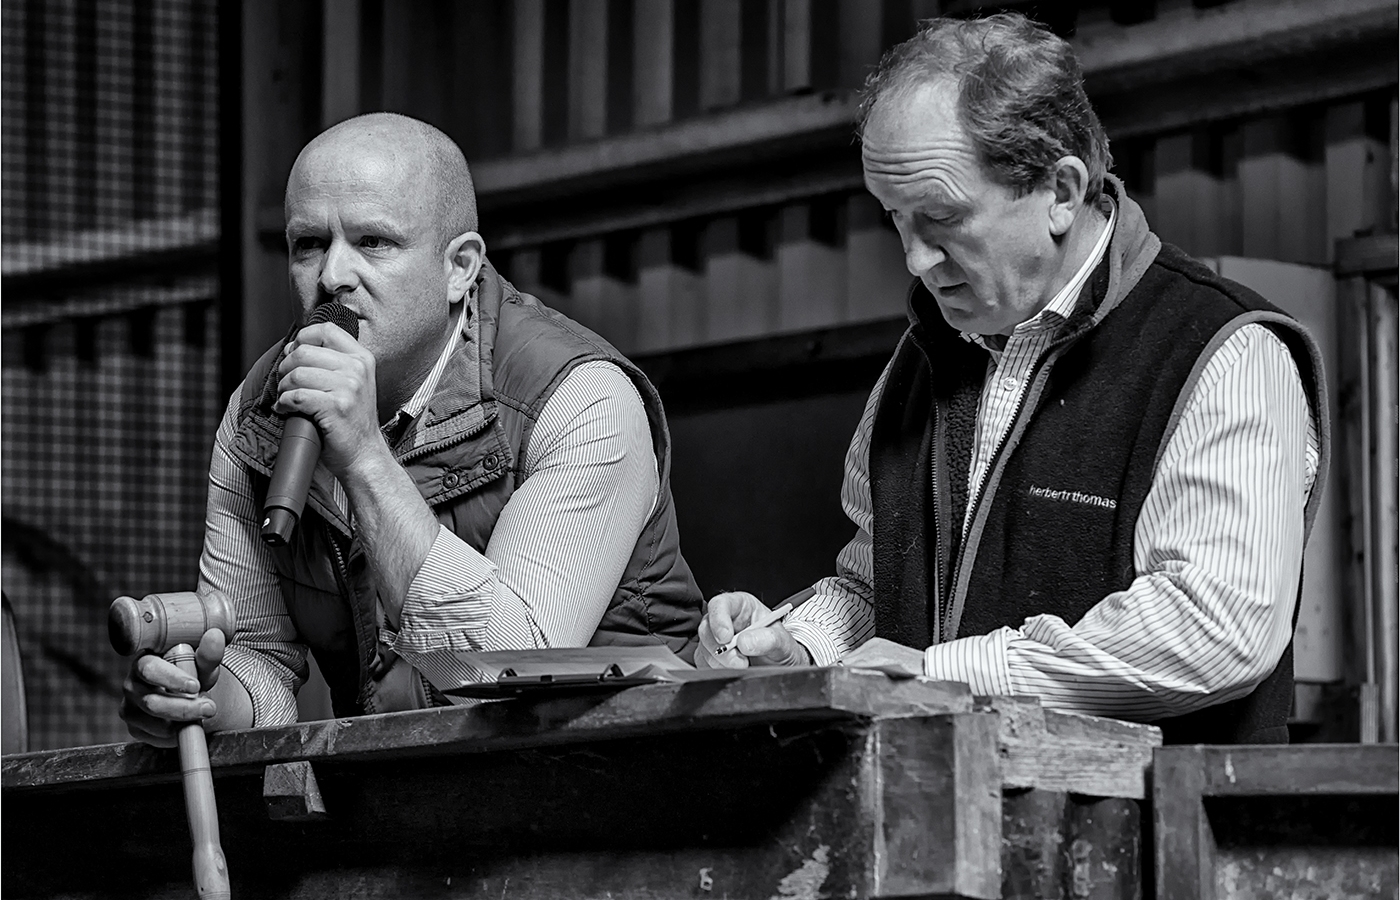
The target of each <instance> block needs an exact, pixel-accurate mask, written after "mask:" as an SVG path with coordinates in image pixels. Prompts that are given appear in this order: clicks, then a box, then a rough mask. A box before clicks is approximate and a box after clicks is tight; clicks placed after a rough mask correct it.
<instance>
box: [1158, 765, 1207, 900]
mask: <svg viewBox="0 0 1400 900" xmlns="http://www.w3.org/2000/svg"><path fill="white" fill-rule="evenodd" d="M1203 758H1204V748H1202V747H1200V746H1191V747H1168V748H1164V749H1162V750H1159V751H1158V752H1157V756H1156V759H1155V762H1154V768H1153V774H1152V816H1153V822H1152V825H1153V828H1152V832H1153V843H1154V845H1155V846H1154V862H1155V864H1156V865H1155V878H1156V888H1157V900H1214V897H1215V880H1214V871H1215V834H1214V832H1212V831H1211V827H1210V821H1209V820H1208V819H1207V818H1206V813H1205V807H1204V806H1203V805H1202V803H1201V791H1202V789H1203V788H1204V786H1205V771H1204V766H1203V765H1202V761H1203Z"/></svg>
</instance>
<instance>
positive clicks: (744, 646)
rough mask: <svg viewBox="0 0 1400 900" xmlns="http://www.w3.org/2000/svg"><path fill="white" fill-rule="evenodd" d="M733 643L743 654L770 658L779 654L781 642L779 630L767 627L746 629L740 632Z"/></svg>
mask: <svg viewBox="0 0 1400 900" xmlns="http://www.w3.org/2000/svg"><path fill="white" fill-rule="evenodd" d="M734 643H735V646H737V647H738V648H739V652H740V653H742V654H744V655H745V656H761V657H765V658H771V657H774V656H778V655H779V654H780V651H781V650H782V643H783V642H782V637H781V635H780V634H779V630H778V629H777V628H773V627H768V628H760V629H758V630H757V631H746V632H744V633H742V634H740V635H739V637H738V638H737V639H735V642H734Z"/></svg>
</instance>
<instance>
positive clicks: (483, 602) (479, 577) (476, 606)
mask: <svg viewBox="0 0 1400 900" xmlns="http://www.w3.org/2000/svg"><path fill="white" fill-rule="evenodd" d="M495 599H496V564H495V563H493V562H491V560H489V559H487V558H486V557H485V556H483V555H482V554H480V553H478V552H477V551H476V549H475V548H473V547H471V546H470V545H468V544H467V543H466V542H465V541H463V540H462V539H461V538H459V537H457V535H455V534H453V533H452V532H451V531H450V530H448V529H447V527H446V526H443V525H439V526H438V533H437V536H436V537H435V538H433V546H432V548H431V549H430V550H428V556H427V558H425V559H424V560H423V565H422V566H420V567H419V569H418V574H416V575H414V576H413V581H412V582H410V583H409V586H408V592H407V593H406V594H405V595H404V599H403V608H402V609H401V610H400V612H399V629H398V631H397V632H393V631H392V630H389V629H385V631H384V632H383V634H382V638H383V639H384V641H385V643H387V644H388V645H389V646H390V647H392V648H394V650H395V651H396V652H399V653H409V654H420V653H429V652H432V651H434V650H473V649H478V648H476V647H474V646H473V645H472V642H471V640H470V639H469V634H470V633H471V632H476V633H478V634H480V633H482V632H484V631H485V629H486V626H487V625H488V624H489V622H490V620H491V610H492V607H493V605H494V603H495Z"/></svg>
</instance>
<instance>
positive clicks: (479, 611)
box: [200, 362, 659, 726]
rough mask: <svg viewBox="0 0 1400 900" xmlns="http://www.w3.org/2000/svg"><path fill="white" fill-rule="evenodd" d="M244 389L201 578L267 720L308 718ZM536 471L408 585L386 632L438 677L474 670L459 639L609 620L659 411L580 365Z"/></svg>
mask: <svg viewBox="0 0 1400 900" xmlns="http://www.w3.org/2000/svg"><path fill="white" fill-rule="evenodd" d="M237 399H238V395H237V394H235V395H234V397H233V398H232V399H231V400H230V404H229V408H228V409H227V410H226V412H225V414H224V419H223V421H222V422H221V423H220V426H219V430H218V433H217V435H216V438H215V445H214V452H213V459H212V463H211V465H210V472H209V505H208V511H207V514H206V529H205V543H204V552H203V555H202V557H201V559H200V586H201V588H202V589H207V588H211V587H218V588H219V589H221V590H223V591H224V593H226V594H227V595H228V596H229V597H230V598H231V599H232V601H233V603H234V608H235V613H236V615H237V617H238V622H239V632H238V637H237V640H236V641H235V642H234V643H232V644H231V645H230V646H229V647H228V649H227V650H226V651H225V653H224V662H223V665H224V668H225V669H226V670H228V672H229V673H230V674H231V675H232V676H233V677H235V678H236V679H237V680H238V681H239V683H241V684H242V685H243V686H244V687H245V688H246V689H247V691H248V693H249V696H250V697H251V699H252V702H253V714H254V724H255V725H258V726H263V725H279V724H286V723H289V722H295V721H296V719H297V706H296V697H295V693H296V690H297V689H298V688H299V687H300V686H301V684H302V683H303V682H304V681H305V680H306V676H307V670H308V666H307V661H306V652H307V651H306V647H305V645H304V643H302V641H301V639H300V637H299V636H298V635H297V632H296V628H295V626H294V625H293V624H292V621H291V618H290V616H289V615H288V614H287V609H286V605H285V603H284V601H283V599H282V594H281V590H280V589H279V587H278V583H277V576H276V573H275V572H274V570H273V568H272V560H271V556H270V555H269V554H268V552H267V550H266V548H265V547H264V546H263V544H262V541H261V540H260V539H259V537H258V530H259V518H258V510H257V509H255V508H254V506H255V504H254V501H253V488H252V485H251V483H250V482H249V479H248V475H247V472H246V470H245V469H244V468H243V467H242V466H241V465H239V464H238V463H237V462H236V461H235V460H234V459H233V458H232V457H231V456H230V455H229V452H228V445H229V443H230V442H231V441H232V439H233V433H234V427H235V422H236V414H237V405H236V404H237ZM521 465H522V467H523V472H524V475H525V478H524V480H523V481H522V483H521V485H520V487H519V488H518V489H517V490H516V491H515V493H514V494H513V495H512V496H511V498H510V500H509V501H508V502H507V503H506V505H505V507H504V509H503V510H502V511H501V516H500V519H499V520H498V521H497V523H496V528H495V531H494V532H493V533H492V536H491V540H490V542H489V543H488V545H487V547H486V552H485V554H482V553H478V552H477V551H476V550H475V549H473V548H472V547H470V546H468V545H467V544H465V543H463V542H462V541H461V540H460V539H458V538H457V537H456V535H454V534H452V533H451V532H450V531H449V530H447V529H445V528H442V529H439V532H438V535H437V538H436V540H435V541H434V544H433V547H432V549H431V550H430V551H429V554H428V557H427V559H426V560H425V561H424V563H423V566H422V567H421V568H420V570H419V572H418V574H417V575H416V576H415V578H414V581H413V582H412V583H411V584H410V586H409V591H408V594H407V596H406V598H405V601H404V606H403V613H402V619H401V621H400V631H399V632H398V633H397V634H395V633H393V632H390V631H387V630H386V631H385V632H384V633H383V634H381V639H383V640H384V641H385V642H386V643H389V644H390V646H392V647H393V648H394V649H395V651H397V652H398V653H400V654H401V655H403V656H405V657H407V658H409V660H410V662H412V663H413V664H414V665H416V666H418V667H419V668H420V669H421V670H422V671H423V672H424V673H425V674H426V675H428V676H429V677H430V678H433V679H436V680H444V681H459V680H464V679H465V680H472V679H473V678H474V677H476V676H477V674H479V673H475V672H474V671H472V670H471V669H470V667H467V666H464V665H462V664H460V663H457V662H456V659H455V657H454V656H453V655H452V652H451V651H453V650H505V649H523V648H533V647H568V646H583V645H585V644H587V643H588V641H589V639H590V638H591V637H592V635H593V632H594V631H595V630H596V629H597V627H598V622H599V620H600V619H601V618H602V615H603V612H604V611H605V610H606V609H607V605H608V601H609V600H610V599H611V598H612V595H613V592H614V591H615V590H616V588H617V584H618V581H619V580H620V579H621V576H622V572H623V569H624V568H625V567H626V564H627V560H628V559H629V558H630V556H631V553H632V549H633V548H634V547H635V545H636V542H637V537H638V535H640V534H641V530H642V527H643V525H644V524H645V522H646V519H647V517H648V516H649V515H650V513H651V511H652V509H653V508H654V506H655V503H656V498H657V494H658V489H659V477H658V475H657V465H656V454H655V451H654V449H653V447H652V442H651V430H650V426H649V424H648V422H647V418H646V409H645V407H644V405H643V403H642V399H641V396H640V395H639V394H638V393H637V389H636V386H635V385H633V384H632V381H631V379H629V378H628V377H627V376H626V375H624V374H623V373H622V370H621V369H619V368H618V367H617V366H615V365H612V364H611V363H606V362H591V363H585V364H583V365H580V366H578V367H577V368H575V369H574V370H573V371H571V372H570V373H569V375H568V376H567V377H565V379H564V381H563V382H561V383H560V385H559V387H558V388H557V389H556V390H555V392H554V394H553V395H552V396H551V397H550V399H549V401H548V402H547V403H546V404H545V406H544V409H543V410H541V415H540V419H539V421H538V422H537V423H536V425H535V430H534V432H533V434H532V435H531V439H530V445H529V446H528V447H527V448H526V450H525V453H524V459H523V460H522V461H521Z"/></svg>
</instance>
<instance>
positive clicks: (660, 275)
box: [636, 227, 705, 353]
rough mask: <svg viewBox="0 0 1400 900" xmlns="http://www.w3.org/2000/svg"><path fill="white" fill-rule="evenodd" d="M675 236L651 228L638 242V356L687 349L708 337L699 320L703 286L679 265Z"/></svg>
mask: <svg viewBox="0 0 1400 900" xmlns="http://www.w3.org/2000/svg"><path fill="white" fill-rule="evenodd" d="M674 233H675V229H674V228H667V227H660V228H648V229H647V230H645V231H643V232H642V234H641V237H640V239H639V240H638V247H637V303H638V311H637V344H636V349H637V352H639V353H647V352H652V351H656V350H664V349H669V348H672V347H684V346H688V345H690V344H695V343H698V342H700V341H702V340H703V339H704V337H705V323H704V320H703V319H701V318H700V316H701V315H702V314H703V313H704V304H703V299H704V284H703V282H702V281H701V279H700V276H699V273H697V272H696V271H695V270H694V269H691V268H688V267H687V266H685V265H683V264H681V263H680V262H678V261H677V254H676V253H675V252H674V249H673V246H674V245H673V241H674V237H673V235H674ZM692 252H693V251H692Z"/></svg>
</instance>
